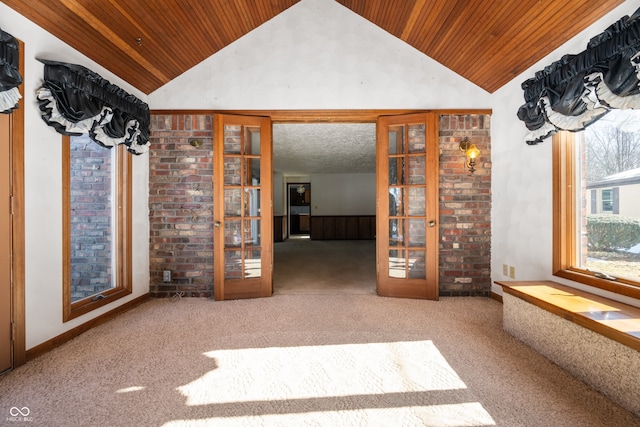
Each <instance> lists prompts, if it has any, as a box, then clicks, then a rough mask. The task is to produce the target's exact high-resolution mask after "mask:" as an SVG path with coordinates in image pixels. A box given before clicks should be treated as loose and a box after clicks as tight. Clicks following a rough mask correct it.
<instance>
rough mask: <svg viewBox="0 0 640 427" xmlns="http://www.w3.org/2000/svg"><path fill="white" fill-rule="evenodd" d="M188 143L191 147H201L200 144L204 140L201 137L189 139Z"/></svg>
mask: <svg viewBox="0 0 640 427" xmlns="http://www.w3.org/2000/svg"><path fill="white" fill-rule="evenodd" d="M189 144H190V145H191V146H192V147H196V148H200V147H202V144H204V141H203V140H201V139H189Z"/></svg>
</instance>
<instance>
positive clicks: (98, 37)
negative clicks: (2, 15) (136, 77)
mask: <svg viewBox="0 0 640 427" xmlns="http://www.w3.org/2000/svg"><path fill="white" fill-rule="evenodd" d="M47 7H50V8H51V9H45V8H47ZM18 9H20V8H16V11H17V12H18V13H21V14H22V13H23V12H21V11H20V10H18ZM29 11H30V10H29V9H28V8H27V10H26V11H24V13H25V14H27V13H29ZM61 11H62V12H63V13H62V14H61ZM43 12H48V13H43ZM60 15H62V16H63V17H62V18H60ZM24 16H26V15H24ZM30 16H31V19H32V20H33V22H34V23H36V24H37V25H39V26H40V27H42V28H44V29H45V31H48V32H50V33H51V34H53V35H54V36H56V37H57V38H59V39H60V40H62V41H63V42H65V43H67V44H69V45H70V46H73V47H74V48H75V49H77V50H78V51H79V52H81V53H83V54H85V55H86V56H87V57H89V58H90V59H91V60H93V61H95V62H96V63H98V64H105V63H107V62H108V61H107V59H111V60H112V62H115V63H119V64H121V66H120V67H119V68H117V69H114V67H105V68H107V69H110V71H111V72H113V73H114V74H115V75H117V76H120V77H121V78H123V79H124V80H125V81H127V82H129V83H130V84H132V85H133V86H134V87H136V88H137V89H139V90H141V91H143V92H144V89H145V86H142V87H141V85H135V84H134V82H132V81H130V80H131V79H127V78H125V77H126V76H127V73H128V72H136V69H135V65H137V64H136V63H135V62H133V61H131V60H130V59H129V58H127V57H126V55H124V56H122V60H121V61H113V59H114V58H118V57H120V56H121V55H120V54H121V53H122V51H121V50H120V49H119V48H118V47H117V46H115V45H113V44H111V43H110V41H109V40H107V39H105V38H104V37H103V35H102V34H101V33H100V32H98V31H97V30H95V29H93V28H90V29H89V30H87V29H86V26H85V25H84V24H85V23H84V21H82V20H81V19H80V17H78V16H77V15H75V14H73V13H72V12H71V11H70V10H68V9H66V8H59V7H57V5H56V4H54V3H47V4H46V5H45V4H43V5H42V7H40V8H38V10H37V11H36V12H35V13H33V14H31V15H30ZM56 18H57V19H56ZM53 19H55V22H54V20H53ZM58 21H60V22H61V23H58ZM76 34H83V35H84V36H83V37H82V39H81V40H78V38H77V37H76ZM79 41H81V42H82V45H80V46H78V45H76V46H74V45H73V43H74V42H79ZM91 43H93V45H95V46H102V47H103V49H102V50H100V51H96V50H95V49H90V48H88V47H87V46H90V45H91ZM85 44H86V45H85ZM109 46H112V48H114V49H115V51H112V50H111V49H110V48H109ZM100 53H102V55H100ZM47 59H57V58H55V57H51V56H48V57H47ZM58 60H61V59H58ZM123 69H124V71H123ZM146 81H147V82H148V83H149V84H150V85H161V84H164V82H162V81H161V80H159V79H157V78H156V77H154V76H149V75H148V73H147V80H146ZM145 93H148V92H145Z"/></svg>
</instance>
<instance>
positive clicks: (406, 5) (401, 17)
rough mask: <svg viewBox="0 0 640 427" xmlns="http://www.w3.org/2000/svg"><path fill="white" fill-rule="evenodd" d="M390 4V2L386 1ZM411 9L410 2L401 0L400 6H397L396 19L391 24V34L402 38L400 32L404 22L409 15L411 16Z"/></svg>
mask: <svg viewBox="0 0 640 427" xmlns="http://www.w3.org/2000/svg"><path fill="white" fill-rule="evenodd" d="M388 4H392V3H388ZM412 10H413V5H412V4H411V2H403V3H402V4H401V6H400V7H398V8H397V12H396V19H395V22H394V24H393V27H394V30H393V34H394V35H395V36H396V37H398V38H399V39H402V32H403V31H404V28H405V24H406V22H407V20H408V19H409V17H410V16H411V11H412Z"/></svg>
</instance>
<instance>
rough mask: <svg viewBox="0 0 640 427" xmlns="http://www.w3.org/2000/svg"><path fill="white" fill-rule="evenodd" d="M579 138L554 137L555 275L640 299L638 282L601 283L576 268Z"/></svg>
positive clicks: (565, 134) (575, 136)
mask: <svg viewBox="0 0 640 427" xmlns="http://www.w3.org/2000/svg"><path fill="white" fill-rule="evenodd" d="M576 138H579V136H578V135H577V134H575V133H571V132H566V131H565V132H562V131H561V132H558V133H557V134H556V135H554V136H553V142H552V144H553V145H552V153H553V256H552V269H553V271H552V272H553V275H554V276H557V277H562V278H563V279H567V280H572V281H574V282H578V283H583V284H585V285H589V286H593V287H595V288H599V289H603V290H606V291H609V292H613V293H617V294H620V295H625V296H628V297H631V298H636V299H640V286H638V284H637V283H636V282H633V281H631V280H627V279H623V278H619V279H618V280H617V281H615V282H614V281H611V280H605V279H600V278H598V277H595V276H594V275H593V274H590V273H588V272H587V271H586V270H582V269H579V268H576V267H575V266H576V265H579V263H578V248H577V247H576V241H577V236H576V230H577V224H576V218H577V217H578V209H580V207H579V206H576V197H577V191H578V188H579V186H580V182H578V180H577V179H576V169H577V165H576V164H575V163H576V159H575V157H576V156H575V154H576V151H575V150H576V149H577V145H578V142H577V141H576Z"/></svg>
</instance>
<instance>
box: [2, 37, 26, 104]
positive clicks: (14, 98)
mask: <svg viewBox="0 0 640 427" xmlns="http://www.w3.org/2000/svg"><path fill="white" fill-rule="evenodd" d="M18 48H19V47H18V41H17V40H16V39H15V38H14V37H13V36H12V35H11V34H9V33H5V32H4V31H2V29H0V113H10V112H11V111H13V110H15V109H16V108H18V101H19V100H20V98H22V95H20V91H19V90H18V86H20V85H21V84H22V76H21V75H20V72H19V71H18V62H19V59H20V55H19V51H18Z"/></svg>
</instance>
